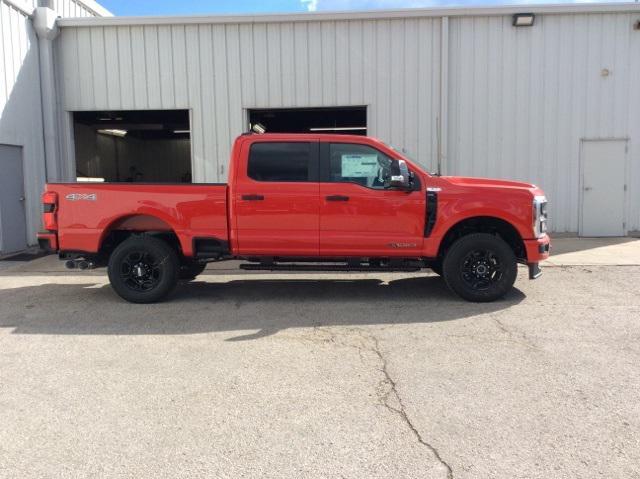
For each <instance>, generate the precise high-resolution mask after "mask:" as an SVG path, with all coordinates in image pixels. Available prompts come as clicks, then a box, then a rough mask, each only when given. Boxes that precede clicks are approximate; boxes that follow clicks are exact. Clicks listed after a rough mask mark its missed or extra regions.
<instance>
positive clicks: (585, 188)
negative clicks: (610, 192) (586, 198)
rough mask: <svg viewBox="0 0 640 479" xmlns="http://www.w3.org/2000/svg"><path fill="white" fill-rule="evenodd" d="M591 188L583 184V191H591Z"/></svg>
mask: <svg viewBox="0 0 640 479" xmlns="http://www.w3.org/2000/svg"><path fill="white" fill-rule="evenodd" d="M592 189H593V188H592V187H591V186H585V187H584V191H591V190H592Z"/></svg>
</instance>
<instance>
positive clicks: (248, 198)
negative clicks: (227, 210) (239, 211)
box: [242, 195, 264, 201]
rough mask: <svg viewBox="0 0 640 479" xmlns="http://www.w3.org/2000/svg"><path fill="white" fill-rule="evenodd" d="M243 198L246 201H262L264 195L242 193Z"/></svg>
mask: <svg viewBox="0 0 640 479" xmlns="http://www.w3.org/2000/svg"><path fill="white" fill-rule="evenodd" d="M242 199H243V200H245V201H262V200H264V196H262V195H242Z"/></svg>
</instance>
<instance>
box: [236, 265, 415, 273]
mask: <svg viewBox="0 0 640 479" xmlns="http://www.w3.org/2000/svg"><path fill="white" fill-rule="evenodd" d="M240 269H246V270H249V271H359V272H366V271H373V272H407V273H410V272H415V271H420V269H421V268H420V267H419V266H365V265H359V266H358V265H348V264H318V265H314V264H278V263H272V264H269V263H258V264H251V263H243V264H241V265H240Z"/></svg>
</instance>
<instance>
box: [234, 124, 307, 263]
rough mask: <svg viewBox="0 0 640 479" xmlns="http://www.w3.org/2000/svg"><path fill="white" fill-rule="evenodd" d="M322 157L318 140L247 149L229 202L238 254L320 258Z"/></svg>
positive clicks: (249, 144) (267, 142)
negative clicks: (319, 181) (319, 164)
mask: <svg viewBox="0 0 640 479" xmlns="http://www.w3.org/2000/svg"><path fill="white" fill-rule="evenodd" d="M318 157H319V142H318V141H317V140H314V139H287V138H281V139H280V138H276V139H267V138H264V137H262V138H261V137H259V136H257V137H255V139H251V140H250V141H246V142H245V143H244V144H243V146H242V148H241V149H240V156H239V158H238V160H239V161H238V168H237V171H236V177H235V184H234V188H233V193H232V199H231V200H232V202H233V211H234V222H235V236H236V239H237V248H238V254H240V255H267V256H317V255H318V252H319V184H318Z"/></svg>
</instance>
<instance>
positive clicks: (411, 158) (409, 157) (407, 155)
mask: <svg viewBox="0 0 640 479" xmlns="http://www.w3.org/2000/svg"><path fill="white" fill-rule="evenodd" d="M382 143H383V144H384V145H385V146H386V147H387V148H390V149H392V150H393V151H397V152H398V153H400V154H401V155H402V156H404V157H405V158H406V159H407V160H409V161H410V162H412V163H414V164H416V165H418V166H419V167H420V168H422V169H423V170H424V171H426V172H427V173H429V174H430V175H433V173H431V171H429V170H427V168H425V166H424V165H423V164H422V163H420V162H419V161H418V159H417V158H416V157H415V156H413V154H411V153H409V152H408V151H407V150H406V149H404V148H402V149H400V148H396V147H395V146H393V145H389V144H388V143H385V142H384V141H383V142H382Z"/></svg>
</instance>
